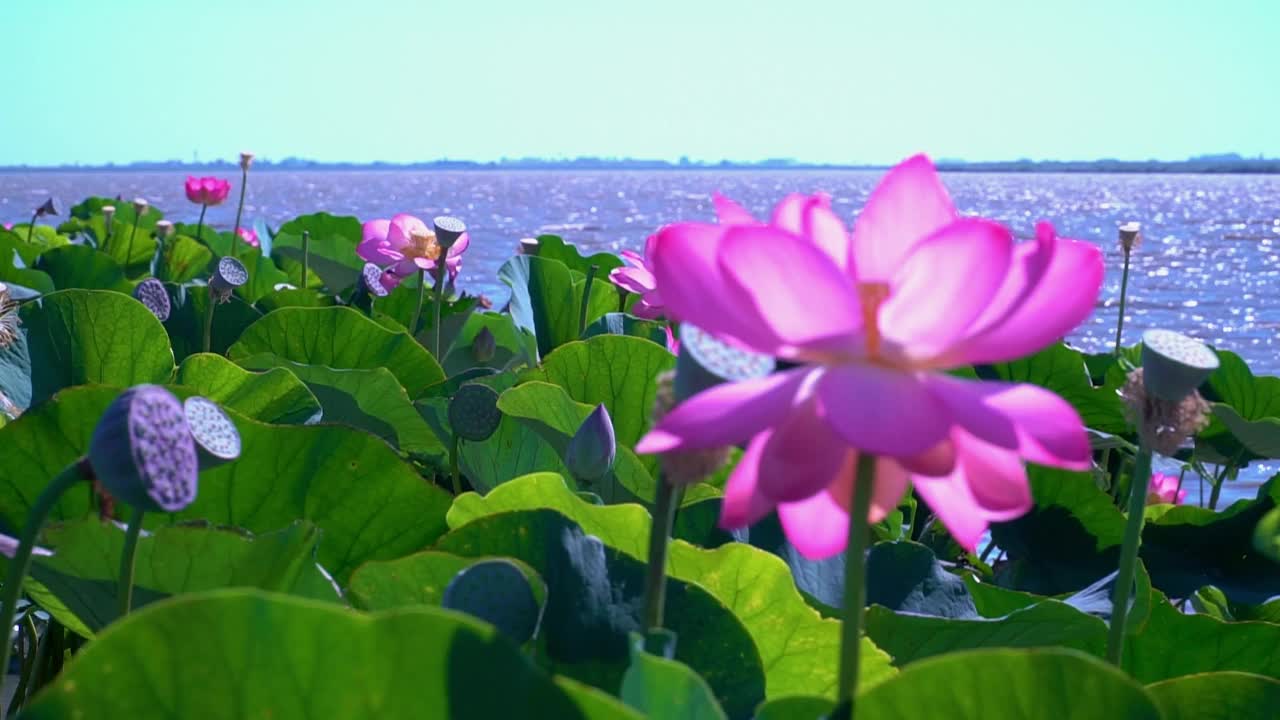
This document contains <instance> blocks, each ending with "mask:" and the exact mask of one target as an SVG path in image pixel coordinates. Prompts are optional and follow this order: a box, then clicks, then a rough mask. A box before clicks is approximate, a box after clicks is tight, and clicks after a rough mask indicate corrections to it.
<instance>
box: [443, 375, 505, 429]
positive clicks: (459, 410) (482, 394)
mask: <svg viewBox="0 0 1280 720" xmlns="http://www.w3.org/2000/svg"><path fill="white" fill-rule="evenodd" d="M500 422H502V411H501V410H499V409H498V393H497V392H495V391H494V389H493V388H491V387H489V386H488V385H481V384H479V383H467V384H466V385H463V386H462V387H460V388H458V392H456V393H454V394H453V399H451V400H450V401H449V425H451V426H452V427H453V432H454V433H455V434H456V435H457V436H458V437H460V438H462V439H464V440H470V441H472V442H484V441H485V440H488V439H489V436H490V435H492V434H493V433H494V431H495V430H497V429H498V423H500Z"/></svg>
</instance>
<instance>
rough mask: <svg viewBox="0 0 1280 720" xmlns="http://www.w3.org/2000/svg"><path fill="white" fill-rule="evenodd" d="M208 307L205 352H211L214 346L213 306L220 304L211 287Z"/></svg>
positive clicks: (205, 323) (205, 322)
mask: <svg viewBox="0 0 1280 720" xmlns="http://www.w3.org/2000/svg"><path fill="white" fill-rule="evenodd" d="M207 301H208V307H206V308H205V309H204V352H209V349H210V348H212V347H213V306H214V305H217V304H218V301H217V299H216V298H214V297H213V289H212V288H209V292H208V293H207Z"/></svg>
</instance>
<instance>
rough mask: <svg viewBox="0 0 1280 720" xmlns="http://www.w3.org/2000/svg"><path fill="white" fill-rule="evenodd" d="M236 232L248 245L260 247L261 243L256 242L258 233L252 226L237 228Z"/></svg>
mask: <svg viewBox="0 0 1280 720" xmlns="http://www.w3.org/2000/svg"><path fill="white" fill-rule="evenodd" d="M236 234H237V235H239V236H240V239H241V240H243V241H245V242H246V243H248V244H249V245H251V246H253V247H261V244H260V243H259V242H258V233H257V231H255V230H254V229H253V228H244V227H242V228H239V229H238V230H236Z"/></svg>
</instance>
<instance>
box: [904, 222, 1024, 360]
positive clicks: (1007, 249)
mask: <svg viewBox="0 0 1280 720" xmlns="http://www.w3.org/2000/svg"><path fill="white" fill-rule="evenodd" d="M1012 250H1013V236H1012V235H1010V234H1009V231H1008V230H1006V229H1005V228H1004V227H1003V226H1001V225H998V224H996V223H993V222H991V221H989V220H982V219H979V218H963V219H960V220H957V221H955V222H953V223H950V224H948V225H947V226H945V227H943V228H942V229H941V230H939V231H937V232H936V233H934V234H933V235H930V236H929V237H928V238H926V239H924V240H922V241H920V242H919V243H917V244H916V245H915V247H914V248H912V249H911V251H910V252H909V253H907V255H906V256H904V257H903V259H902V264H901V265H900V266H899V268H898V272H897V273H895V275H894V278H893V281H892V282H891V288H892V289H891V291H890V294H889V298H888V300H886V301H885V303H884V305H883V306H882V307H881V309H880V331H881V333H882V334H883V335H884V337H885V338H887V339H889V340H891V341H893V342H896V343H898V344H899V345H901V346H902V347H904V348H905V349H906V351H907V352H908V353H909V355H910V356H911V357H914V358H928V357H932V356H934V355H937V354H938V353H939V352H941V351H942V350H944V349H946V348H947V347H949V346H950V345H951V344H952V343H953V342H955V340H956V339H957V338H959V337H961V336H962V335H963V334H964V332H965V330H966V329H967V328H968V327H969V324H970V323H971V322H973V320H974V318H976V317H978V316H979V315H981V314H982V311H983V310H984V309H985V308H986V304H987V302H988V301H989V300H990V299H991V297H992V296H993V295H994V294H995V293H996V291H997V290H998V289H999V288H1000V285H1001V284H1002V283H1003V282H1004V277H1005V273H1006V272H1007V271H1008V268H1009V260H1010V256H1011V253H1012Z"/></svg>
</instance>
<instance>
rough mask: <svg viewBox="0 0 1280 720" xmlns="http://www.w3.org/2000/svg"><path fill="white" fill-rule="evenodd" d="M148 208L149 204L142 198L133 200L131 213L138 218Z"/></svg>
mask: <svg viewBox="0 0 1280 720" xmlns="http://www.w3.org/2000/svg"><path fill="white" fill-rule="evenodd" d="M149 206H150V203H148V202H147V201H146V200H145V199H143V198H134V199H133V211H134V212H135V213H137V214H138V217H142V216H143V215H144V214H145V213H146V212H147V208H148V207H149Z"/></svg>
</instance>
